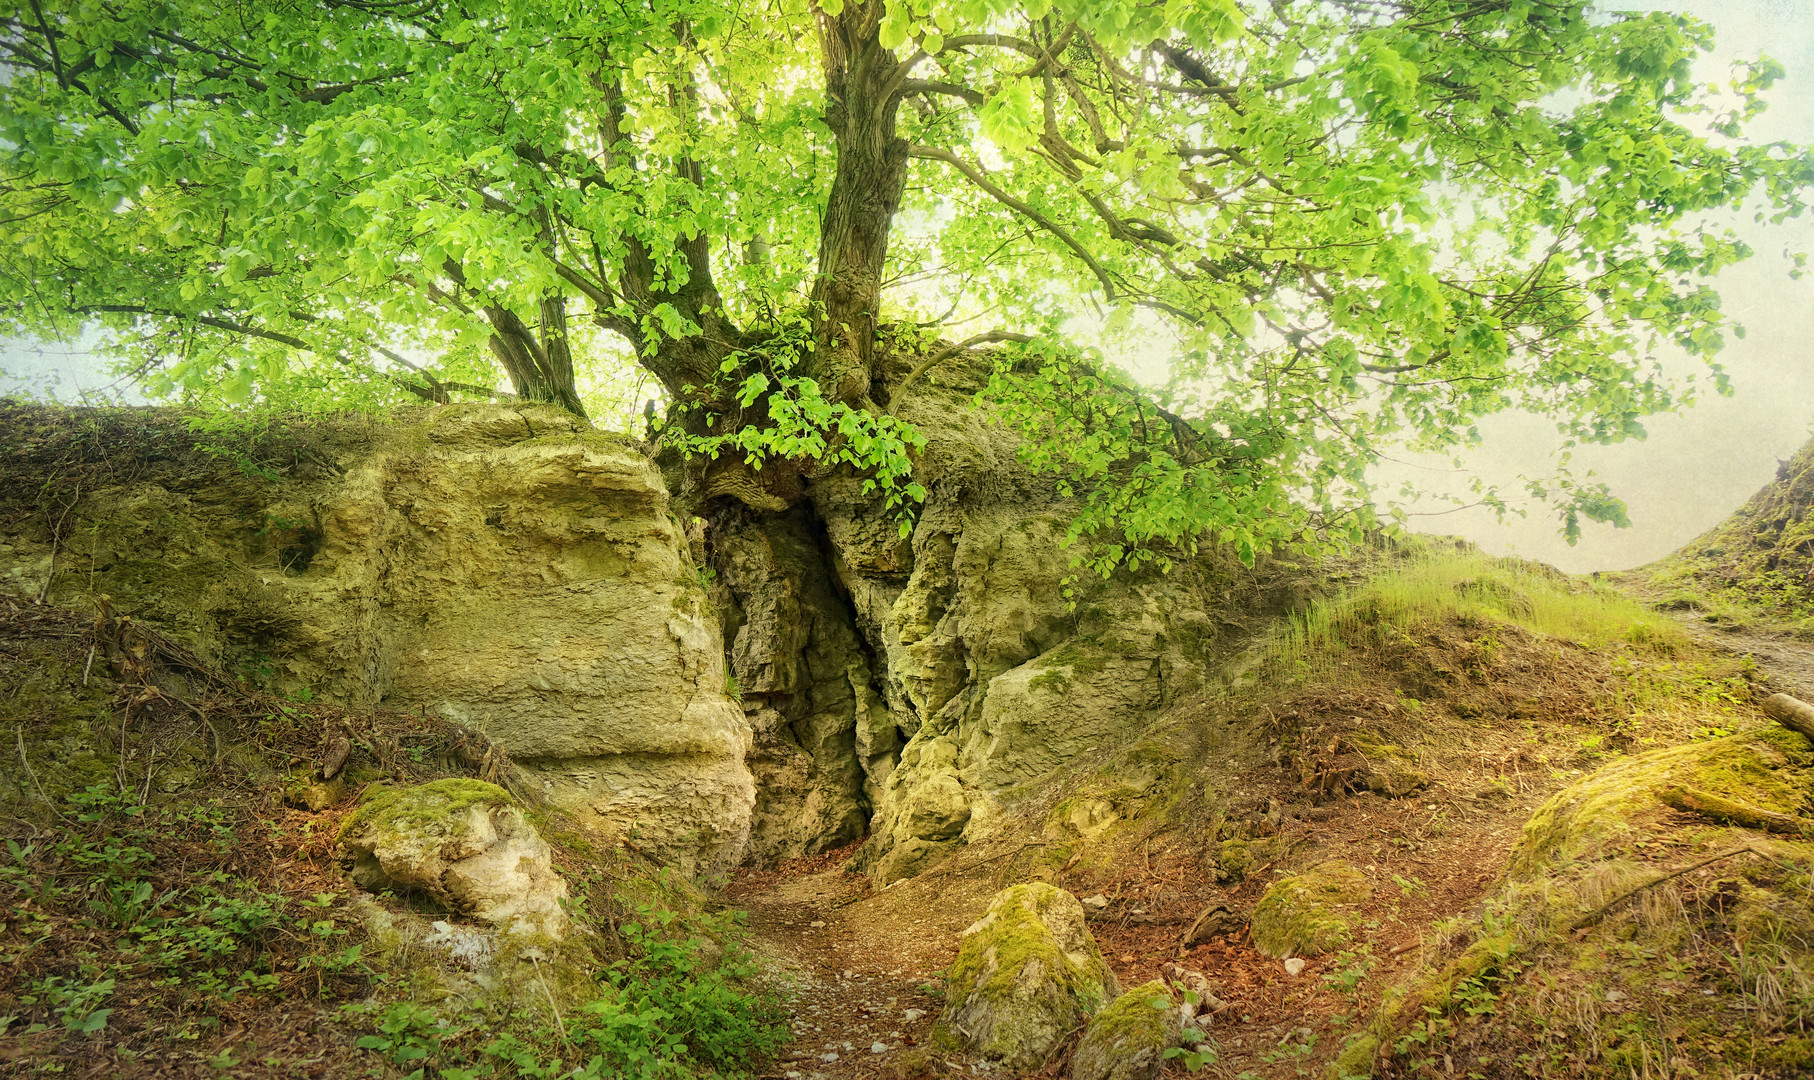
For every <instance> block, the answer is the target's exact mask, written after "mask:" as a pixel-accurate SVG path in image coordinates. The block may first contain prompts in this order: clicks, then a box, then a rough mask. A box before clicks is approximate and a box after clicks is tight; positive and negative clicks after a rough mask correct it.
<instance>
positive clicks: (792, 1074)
mask: <svg viewBox="0 0 1814 1080" xmlns="http://www.w3.org/2000/svg"><path fill="white" fill-rule="evenodd" d="M783 1075H785V1076H786V1077H787V1080H800V1077H802V1076H803V1075H805V1074H804V1073H802V1072H801V1071H800V1070H799V1069H789V1070H787V1072H786V1073H784V1074H783Z"/></svg>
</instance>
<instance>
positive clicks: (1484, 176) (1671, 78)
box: [0, 0, 1814, 572]
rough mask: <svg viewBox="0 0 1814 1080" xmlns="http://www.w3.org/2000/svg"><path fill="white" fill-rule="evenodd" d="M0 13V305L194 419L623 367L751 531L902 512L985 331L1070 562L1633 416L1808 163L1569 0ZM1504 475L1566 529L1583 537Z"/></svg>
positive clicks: (1612, 514)
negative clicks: (943, 375)
mask: <svg viewBox="0 0 1814 1080" xmlns="http://www.w3.org/2000/svg"><path fill="white" fill-rule="evenodd" d="M0 21H3V22H4V25H5V27H6V33H5V35H4V38H3V40H0V49H3V50H4V63H5V64H6V66H7V68H8V70H9V73H10V76H9V78H8V79H7V80H5V84H4V86H3V87H0V146H3V147H4V148H3V149H0V172H3V173H4V187H3V188H0V200H3V201H4V204H5V213H4V225H3V226H0V228H4V229H5V230H6V231H5V233H4V238H5V241H6V243H5V249H6V257H5V259H4V260H3V261H0V309H3V310H4V317H5V320H6V325H7V328H8V329H10V330H13V331H17V332H31V333H55V332H67V331H73V330H74V329H76V328H77V327H79V326H83V325H89V324H92V323H100V324H102V325H104V326H107V327H110V328H111V329H112V330H113V331H114V332H115V336H114V337H113V339H112V340H113V342H114V345H115V347H116V348H117V349H118V350H119V352H120V355H121V358H122V359H121V362H122V364H123V365H124V368H125V369H126V370H129V371H130V372H132V373H133V374H134V375H135V376H136V377H137V378H139V379H140V380H141V381H142V382H143V383H144V384H146V385H148V386H150V387H151V388H152V389H154V390H156V391H159V392H163V393H167V394H172V395H176V396H178V397H182V398H186V399H191V400H207V401H212V402H217V403H226V404H228V405H233V406H245V405H249V404H255V403H260V402H266V403H278V404H293V403H298V402H302V403H310V404H314V405H317V406H319V405H340V404H347V403H351V402H366V403H372V402H383V401H392V400H400V399H403V398H406V397H409V396H414V397H418V398H426V399H430V400H446V399H448V398H449V397H450V396H452V395H457V394H481V395H489V396H499V395H500V394H503V393H505V392H504V391H501V390H499V389H497V387H498V385H499V383H500V375H501V376H502V377H503V380H502V381H505V382H507V383H508V385H509V388H510V389H509V391H508V393H509V394H513V395H516V396H518V397H520V398H523V399H528V400H535V401H552V402H558V403H560V404H562V405H563V406H565V407H566V408H568V409H570V410H573V411H576V412H583V411H584V410H585V409H586V405H585V402H584V400H583V397H584V394H583V391H582V386H584V385H588V380H595V379H598V378H604V377H606V376H607V375H608V373H609V371H610V370H612V369H611V360H610V359H609V358H610V357H611V356H614V355H615V356H618V357H620V358H625V357H627V358H629V359H630V360H632V361H633V363H634V365H636V367H637V368H638V369H639V370H641V371H642V372H644V373H646V374H647V376H649V377H650V379H651V380H652V382H651V383H650V384H649V385H650V386H652V387H656V388H658V389H659V393H658V394H655V395H653V396H658V397H660V398H661V399H663V400H664V401H665V402H666V403H667V405H666V409H665V416H664V417H662V418H661V423H662V425H664V430H665V432H666V434H665V436H664V445H665V446H666V447H667V449H668V450H669V451H670V452H671V453H673V454H674V455H677V456H682V457H685V458H687V459H688V460H689V461H690V462H691V470H690V473H689V475H690V483H691V485H692V487H693V489H694V490H696V492H697V493H698V494H699V495H702V496H705V497H710V496H713V495H725V496H730V497H735V498H739V499H742V500H743V501H745V502H747V503H749V504H750V505H752V506H756V507H758V508H760V509H765V510H774V509H777V508H782V507H785V506H787V505H789V504H790V503H794V502H797V501H799V500H800V499H801V498H802V496H803V492H804V481H805V480H807V479H810V478H811V477H812V476H813V475H815V474H817V473H819V472H821V471H823V470H827V469H831V468H836V467H840V466H846V467H851V468H855V469H858V470H860V471H862V472H863V473H864V474H865V475H866V476H867V477H868V478H869V480H870V481H871V483H872V484H873V485H874V487H875V488H876V489H877V490H878V494H879V497H880V498H882V499H883V500H884V501H886V502H887V503H888V505H889V506H891V507H892V508H894V509H895V510H896V511H897V512H898V513H901V514H904V515H910V514H911V512H912V511H913V508H914V507H915V505H916V504H917V503H918V502H919V501H920V500H922V499H923V497H924V494H925V492H924V490H923V488H922V487H920V486H919V485H918V484H917V482H916V481H915V480H914V479H913V464H912V458H913V454H914V452H915V450H916V448H917V447H918V446H919V445H920V436H919V433H918V432H917V431H915V430H914V428H913V427H912V426H911V425H910V424H907V423H904V422H903V421H901V420H900V419H899V418H897V417H896V416H894V415H893V413H892V408H893V406H894V404H895V403H896V402H898V401H899V399H900V398H901V396H902V395H903V394H904V393H905V392H906V391H907V390H908V389H910V385H911V384H913V383H915V382H917V381H919V380H922V379H927V378H933V377H935V376H936V371H937V365H939V364H940V363H943V362H945V361H946V360H948V359H949V358H951V357H953V356H957V355H959V354H964V353H969V352H971V351H972V350H977V349H982V348H993V349H994V353H993V355H994V356H995V357H996V359H997V361H998V364H997V371H996V374H995V376H994V378H993V379H992V380H991V381H990V382H989V384H988V386H987V388H986V389H985V390H984V391H983V394H982V398H983V399H984V400H985V401H987V402H990V403H992V404H993V405H994V406H995V407H997V408H998V409H999V412H998V414H997V420H998V422H1000V423H1004V424H1007V425H1010V426H1012V427H1013V428H1015V429H1016V430H1017V431H1018V432H1019V433H1020V434H1021V435H1023V436H1024V437H1025V440H1026V448H1025V456H1026V458H1027V460H1028V461H1030V462H1031V463H1033V464H1034V465H1035V466H1036V467H1038V468H1041V469H1046V470H1052V471H1055V472H1057V473H1059V474H1060V475H1061V476H1062V478H1063V479H1064V481H1065V483H1066V484H1067V486H1068V490H1074V491H1075V493H1076V494H1078V495H1079V496H1081V497H1082V500H1083V501H1082V508H1081V512H1080V514H1079V516H1078V517H1077V519H1076V522H1075V524H1074V527H1073V536H1079V535H1081V536H1086V537H1088V538H1089V539H1090V540H1091V545H1090V546H1089V547H1088V548H1087V549H1086V557H1087V558H1088V559H1089V560H1090V561H1091V563H1092V565H1093V566H1094V567H1095V568H1096V569H1098V570H1101V571H1104V572H1107V571H1109V570H1112V569H1113V568H1114V567H1115V566H1117V565H1121V564H1124V563H1129V562H1132V563H1138V562H1141V561H1143V560H1145V559H1147V558H1150V557H1161V558H1166V557H1171V555H1172V553H1175V552H1176V551H1177V550H1178V549H1186V550H1188V549H1189V548H1190V547H1191V546H1192V545H1193V544H1195V543H1197V542H1199V541H1200V540H1202V539H1204V538H1208V539H1210V540H1212V541H1214V542H1217V543H1226V544H1228V545H1230V546H1231V547H1232V548H1233V549H1235V550H1236V551H1238V552H1239V553H1240V554H1242V555H1243V557H1245V558H1252V557H1253V556H1254V554H1255V553H1257V552H1259V551H1263V550H1266V549H1268V548H1270V547H1272V546H1274V545H1277V544H1281V543H1290V542H1298V543H1303V542H1311V541H1316V540H1319V539H1328V538H1329V537H1331V536H1338V537H1339V536H1344V535H1355V534H1357V533H1358V531H1359V530H1362V529H1364V528H1366V527H1367V526H1369V525H1370V524H1371V523H1372V519H1371V516H1370V515H1371V512H1370V511H1369V510H1368V509H1367V507H1368V503H1367V500H1366V498H1365V495H1366V492H1365V491H1364V488H1365V481H1364V474H1365V471H1366V467H1367V465H1368V464H1369V463H1370V462H1371V461H1372V460H1373V459H1374V458H1375V457H1376V455H1378V454H1379V453H1381V452H1382V451H1383V450H1385V449H1387V448H1388V447H1390V446H1393V445H1398V444H1405V443H1408V444H1411V445H1414V446H1417V447H1420V448H1424V449H1432V448H1435V449H1441V448H1448V447H1453V446H1456V445H1458V444H1459V443H1463V442H1465V441H1467V440H1468V439H1469V438H1470V437H1471V436H1472V425H1473V422H1474V421H1475V420H1476V419H1477V418H1478V417H1479V416H1481V415H1483V414H1486V413H1490V412H1494V411H1497V410H1500V409H1504V408H1508V407H1524V408H1531V409H1535V410H1537V411H1539V412H1542V413H1545V414H1547V415H1551V416H1553V417H1555V419H1556V420H1557V422H1558V424H1559V425H1560V426H1561V428H1562V430H1563V432H1564V434H1565V435H1566V436H1567V438H1568V439H1570V440H1595V441H1615V440H1619V439H1623V438H1626V437H1631V436H1635V435H1640V434H1641V433H1642V430H1643V429H1642V418H1643V417H1644V416H1646V415H1648V414H1651V413H1654V412H1657V411H1659V410H1666V409H1671V408H1674V407H1677V406H1680V405H1682V404H1684V403H1686V402H1687V401H1688V400H1690V398H1691V397H1692V395H1693V393H1694V392H1695V384H1693V383H1692V382H1689V381H1685V380H1684V379H1683V378H1677V377H1674V376H1672V375H1669V374H1666V373H1665V372H1664V371H1663V370H1662V369H1661V368H1660V367H1659V366H1657V364H1656V363H1655V356H1656V352H1655V350H1656V349H1657V348H1658V347H1659V346H1660V345H1664V344H1671V345H1675V346H1679V347H1681V348H1682V349H1685V350H1686V351H1687V352H1688V353H1689V354H1690V355H1693V356H1697V357H1702V358H1705V359H1707V360H1708V361H1709V362H1710V363H1711V361H1712V357H1713V356H1714V354H1715V353H1716V352H1717V350H1718V348H1719V346H1720V344H1721V342H1722V340H1723V338H1724V336H1725V335H1726V334H1727V333H1728V332H1733V331H1734V329H1735V328H1734V327H1732V325H1731V324H1730V320H1728V319H1727V317H1726V316H1725V315H1723V314H1722V312H1721V310H1720V307H1719V302H1718V298H1717V296H1716V295H1715V294H1714V293H1713V292H1712V291H1711V290H1710V289H1709V288H1708V287H1707V285H1706V283H1705V281H1706V278H1707V276H1708V275H1710V274H1712V273H1714V272H1715V271H1717V270H1719V269H1720V268H1722V267H1724V266H1726V265H1729V264H1730V263H1732V262H1734V261H1736V260H1738V259H1741V258H1743V257H1745V256H1746V255H1747V254H1748V251H1747V249H1746V247H1745V245H1743V244H1742V243H1741V242H1740V241H1739V240H1737V239H1736V238H1735V237H1734V236H1733V235H1731V234H1730V233H1729V232H1727V231H1724V230H1723V229H1721V228H1718V227H1714V226H1710V225H1708V224H1707V222H1706V220H1705V219H1704V218H1703V217H1702V216H1701V213H1702V212H1703V211H1707V210H1712V209H1716V208H1721V207H1734V206H1739V205H1741V204H1746V205H1753V206H1755V207H1757V208H1758V209H1759V212H1760V213H1763V214H1765V215H1782V214H1794V213H1799V212H1800V210H1801V208H1802V202H1803V194H1804V191H1805V188H1806V185H1807V183H1808V181H1809V179H1810V177H1811V176H1814V172H1811V169H1810V165H1809V163H1808V160H1807V158H1806V155H1805V154H1804V153H1803V152H1802V151H1801V150H1800V149H1798V148H1794V147H1788V146H1782V145H1771V146H1765V145H1757V144H1753V143H1750V142H1747V141H1746V139H1745V137H1744V126H1745V123H1746V121H1747V120H1748V119H1749V118H1751V117H1752V116H1754V115H1755V114H1756V112H1757V111H1758V110H1759V109H1761V108H1762V107H1763V98H1762V94H1763V92H1764V91H1765V90H1766V89H1767V88H1768V87H1769V85H1770V84H1771V82H1772V81H1773V80H1774V79H1775V78H1776V77H1777V76H1778V74H1779V73H1780V72H1779V69H1778V67H1777V66H1776V65H1775V64H1774V63H1772V62H1771V61H1769V60H1768V59H1764V58H1760V59H1758V60H1756V61H1755V62H1752V63H1748V64H1744V65H1741V66H1740V68H1739V70H1737V71H1736V72H1734V73H1732V75H1731V77H1730V79H1729V80H1723V81H1722V82H1720V83H1715V84H1713V85H1709V84H1708V83H1706V82H1704V81H1701V78H1700V77H1699V76H1698V75H1697V74H1696V72H1695V69H1694V63H1695V60H1696V58H1697V57H1698V56H1700V54H1701V53H1702V52H1703V51H1704V50H1706V49H1707V48H1708V46H1709V44H1710V37H1709V31H1708V29H1707V28H1706V27H1705V26H1704V25H1703V24H1700V23H1697V22H1695V21H1694V20H1692V19H1689V18H1685V17H1681V16H1676V15H1671V14H1663V13H1651V14H1643V15H1637V14H1629V13H1617V14H1608V13H1596V12H1594V11H1592V10H1591V9H1590V8H1589V7H1588V6H1586V5H1584V4H1579V3H1559V2H1534V0H1533V2H1519V3H1510V4H1499V3H1491V4H1486V3H1472V2H1456V0H1403V2H1396V3H1385V4H1374V3H1349V2H1341V0H1337V2H1302V3H1283V4H1247V3H1240V2H1238V0H1175V2H1171V3H1166V4H1155V3H1139V2H1136V0H1115V2H1111V3H1100V2H1095V0H1091V2H1088V3H1082V2H1077V3H1071V2H1061V3H1057V4H1053V3H1050V2H1048V0H1035V2H1032V3H1025V4H1017V3H1009V2H1007V0H962V2H947V0H896V2H894V3H884V2H883V0H870V2H865V3H855V2H850V0H831V2H819V3H807V2H801V0H765V2H760V3H756V2H751V3H726V2H724V0H653V2H649V3H642V4H633V5H610V6H599V5H595V4H585V3H570V4H569V3H556V4H552V5H550V4H546V3H536V4H523V3H514V2H509V0H488V2H487V3H483V4H480V5H478V6H476V7H475V6H473V5H447V4H440V3H427V4H414V3H410V4H391V3H366V2H359V3H330V4H324V5H300V4H297V5H286V4H279V5H274V6H272V5H267V6H265V7H262V8H261V9H260V10H259V12H257V13H256V15H253V14H249V13H247V12H243V11H240V10H238V9H226V8H222V7H220V6H219V5H212V4H201V3H174V4H172V3H126V4H113V5H100V6H96V5H93V4H89V3H86V2H81V3H78V2H65V0H54V2H50V3H41V2H34V3H30V4H22V5H12V6H8V7H5V8H0ZM1748 200H1754V201H1752V202H1749V203H1748V202H1747V201H1748ZM1136 330H1139V331H1142V332H1145V333H1148V334H1149V335H1156V340H1157V341H1158V342H1159V343H1160V344H1159V346H1158V352H1159V353H1161V354H1163V356H1164V359H1165V363H1164V367H1165V371H1164V373H1163V374H1162V375H1160V376H1159V377H1158V378H1157V379H1156V380H1155V379H1154V378H1152V377H1151V376H1150V374H1149V375H1148V377H1147V379H1146V382H1147V385H1141V384H1140V383H1139V382H1137V381H1136V380H1135V379H1134V377H1133V375H1132V374H1131V372H1132V370H1133V368H1134V367H1135V366H1136V365H1135V364H1134V362H1133V361H1134V359H1135V358H1134V357H1133V356H1132V355H1131V354H1130V353H1129V352H1128V351H1127V350H1128V348H1130V347H1131V345H1130V343H1131V342H1134V341H1136V340H1137V339H1138V335H1137V334H1134V333H1133V332H1134V331H1136ZM1703 374H1704V375H1706V376H1709V377H1710V378H1711V381H1712V382H1713V384H1714V385H1715V386H1719V387H1722V388H1723V385H1724V383H1723V376H1722V375H1721V373H1720V371H1719V369H1718V366H1717V365H1716V364H1714V365H1712V366H1711V367H1709V368H1708V369H1706V371H1705V372H1703ZM638 396H641V395H640V394H638ZM613 408H617V406H613ZM619 411H620V412H621V411H622V410H621V409H619ZM1535 488H1536V490H1537V493H1539V494H1542V495H1545V496H1547V497H1553V498H1554V499H1556V500H1557V502H1558V505H1559V507H1560V509H1561V512H1562V515H1563V526H1564V528H1565V529H1566V530H1568V531H1569V532H1570V533H1571V534H1572V532H1573V531H1574V530H1576V529H1577V528H1578V527H1579V524H1580V521H1581V520H1582V518H1583V517H1586V518H1591V519H1595V520H1612V521H1616V520H1619V519H1620V517H1621V516H1622V508H1621V507H1620V505H1619V504H1618V502H1617V501H1616V499H1614V498H1613V497H1612V496H1611V495H1610V494H1609V493H1607V492H1606V491H1604V489H1602V488H1600V487H1598V486H1596V485H1593V484H1591V483H1578V482H1576V481H1573V480H1568V479H1564V480H1561V481H1558V482H1554V483H1552V482H1544V483H1539V484H1537V485H1535ZM1484 497H1485V498H1487V499H1489V500H1494V499H1497V498H1498V496H1497V494H1496V493H1493V492H1488V493H1486V494H1485V496H1484Z"/></svg>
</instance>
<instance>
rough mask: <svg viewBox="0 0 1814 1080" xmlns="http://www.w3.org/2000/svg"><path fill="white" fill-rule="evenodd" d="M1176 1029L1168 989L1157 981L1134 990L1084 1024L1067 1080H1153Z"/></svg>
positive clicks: (1173, 1004) (1176, 1015) (1174, 1008)
mask: <svg viewBox="0 0 1814 1080" xmlns="http://www.w3.org/2000/svg"><path fill="white" fill-rule="evenodd" d="M1155 1001H1158V1002H1161V1003H1162V1004H1161V1006H1160V1007H1159V1008H1154V1007H1153V1002H1155ZM1179 1027H1180V1018H1179V1013H1178V1006H1177V1003H1176V1002H1175V1001H1173V1000H1172V992H1171V988H1170V987H1168V986H1166V985H1165V984H1164V983H1163V982H1160V981H1158V980H1154V981H1153V982H1149V983H1145V984H1143V985H1141V986H1136V987H1134V988H1133V989H1132V990H1129V991H1128V992H1127V993H1125V994H1122V995H1121V996H1120V997H1118V998H1116V999H1115V1000H1114V1001H1113V1002H1111V1003H1110V1004H1109V1007H1108V1008H1106V1009H1104V1010H1102V1011H1101V1012H1099V1013H1097V1014H1096V1015H1095V1016H1093V1017H1091V1018H1090V1023H1089V1026H1087V1027H1085V1028H1084V1029H1083V1039H1082V1041H1080V1042H1079V1043H1078V1044H1077V1050H1076V1052H1075V1053H1073V1054H1072V1055H1071V1080H1153V1077H1155V1076H1158V1075H1159V1071H1160V1070H1161V1069H1163V1068H1164V1067H1165V1051H1166V1050H1168V1049H1170V1048H1171V1047H1172V1045H1173V1044H1175V1043H1176V1042H1177V1041H1178V1030H1179Z"/></svg>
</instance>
